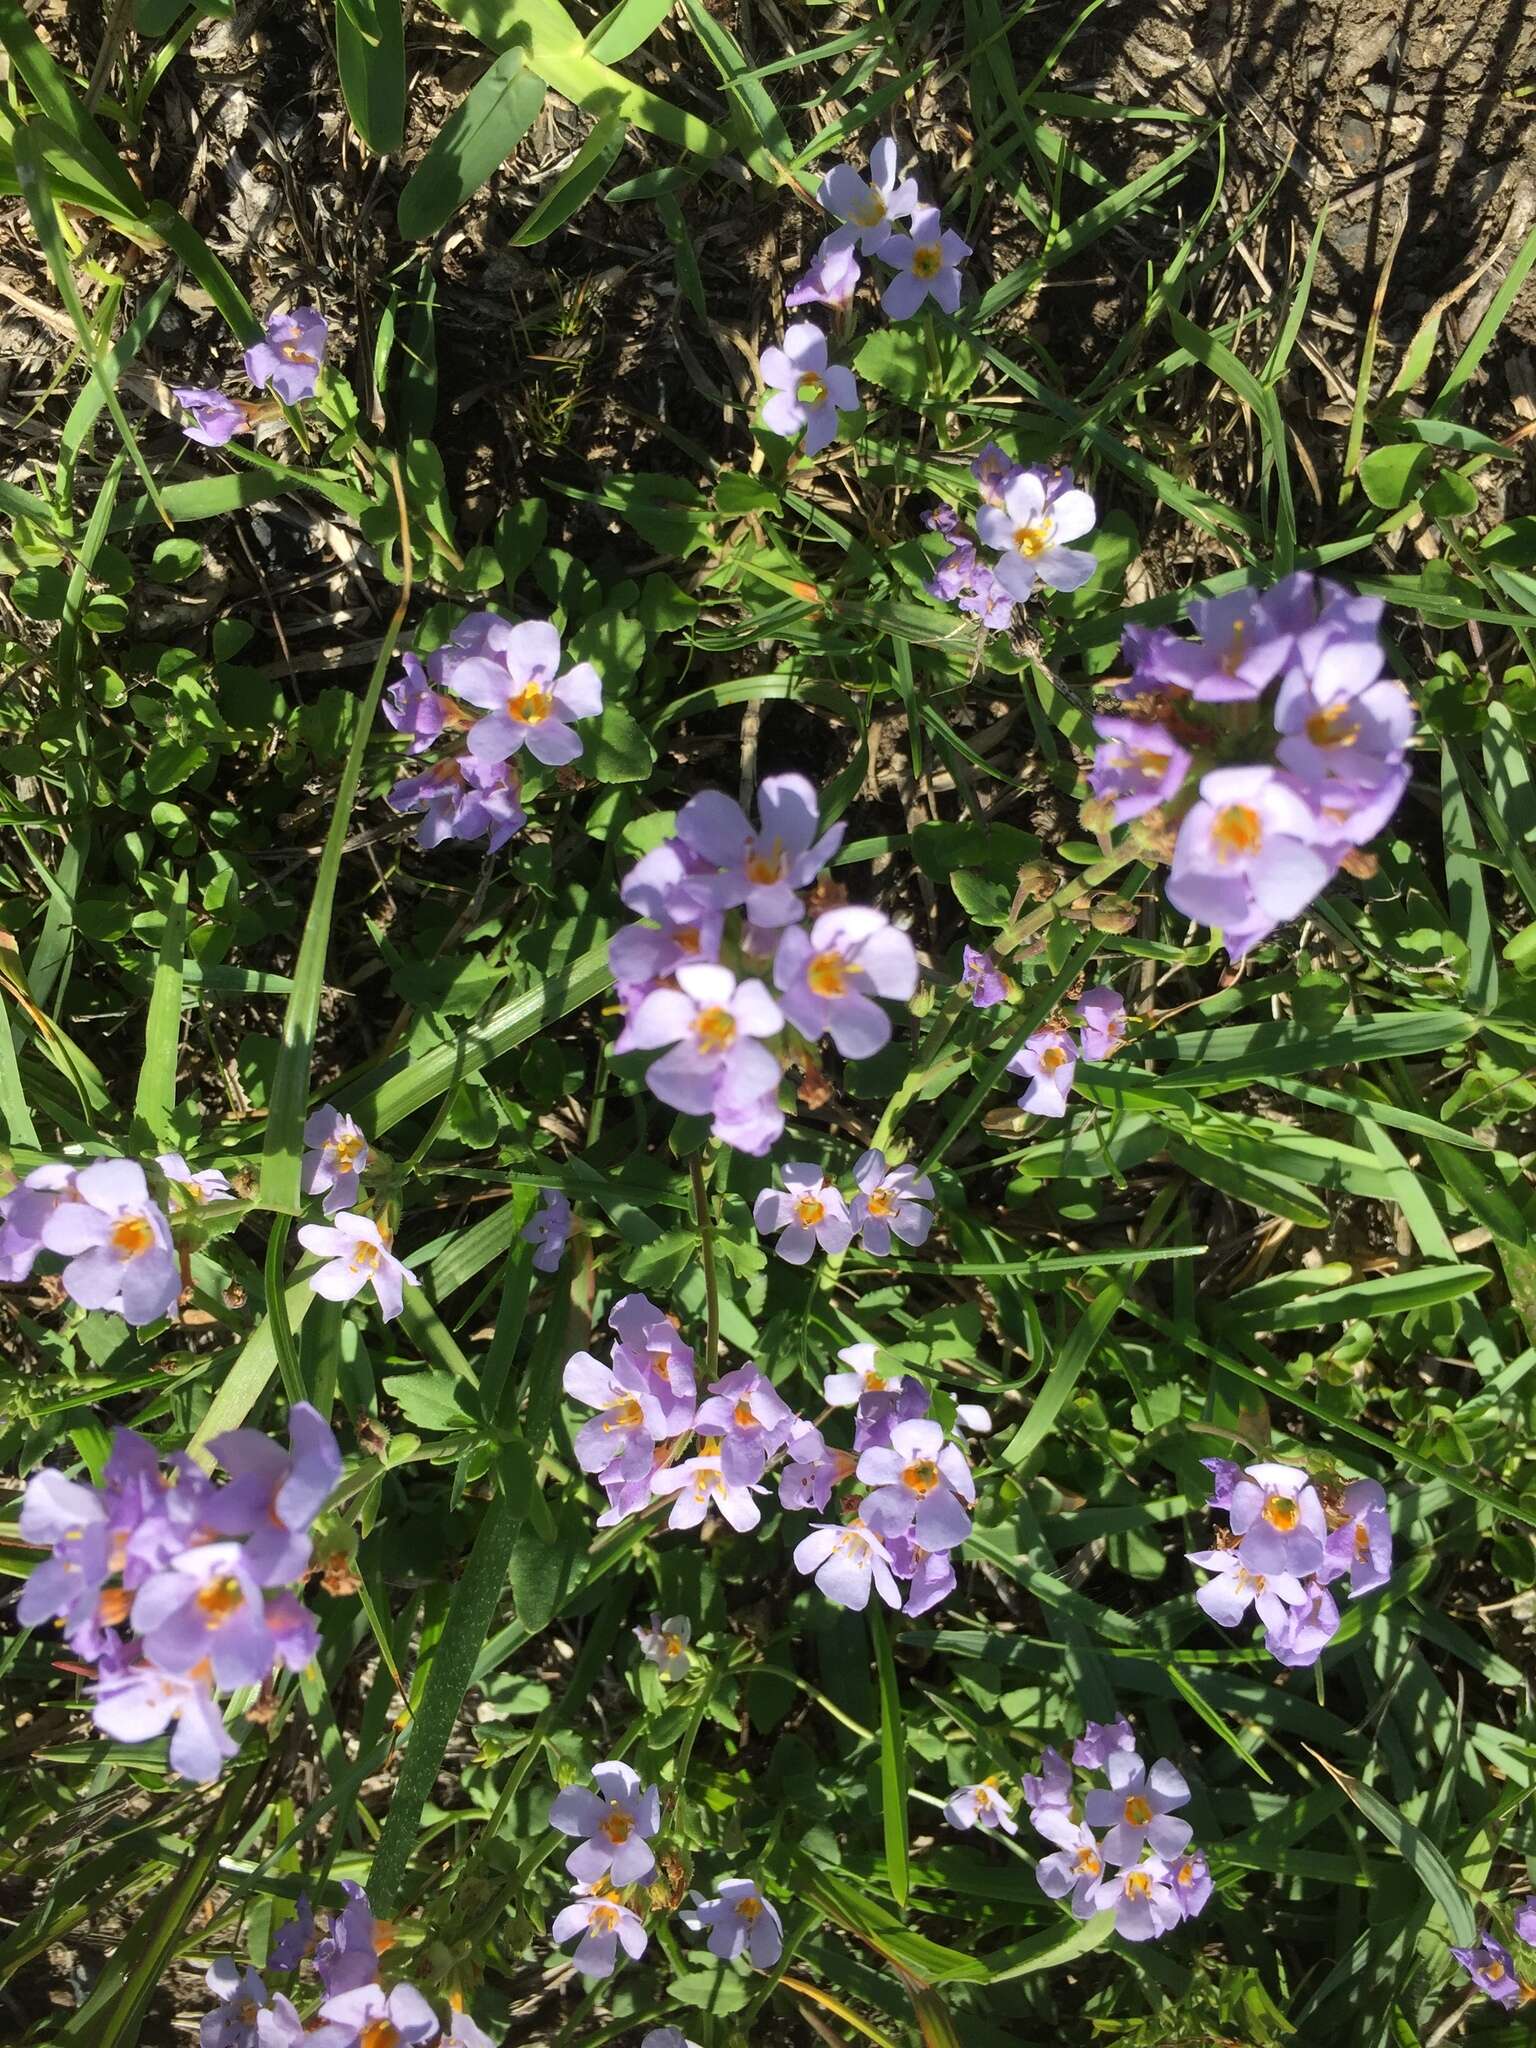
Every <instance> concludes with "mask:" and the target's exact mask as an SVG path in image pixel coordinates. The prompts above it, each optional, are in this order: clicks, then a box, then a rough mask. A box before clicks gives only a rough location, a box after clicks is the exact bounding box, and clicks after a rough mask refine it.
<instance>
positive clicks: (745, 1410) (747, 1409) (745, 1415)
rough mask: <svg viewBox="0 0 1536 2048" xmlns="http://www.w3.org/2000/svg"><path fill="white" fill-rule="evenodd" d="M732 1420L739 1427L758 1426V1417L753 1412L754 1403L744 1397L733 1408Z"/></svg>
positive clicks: (752, 1427)
mask: <svg viewBox="0 0 1536 2048" xmlns="http://www.w3.org/2000/svg"><path fill="white" fill-rule="evenodd" d="M731 1420H732V1421H733V1422H734V1423H735V1425H736V1427H737V1428H738V1429H756V1428H758V1426H759V1425H758V1420H757V1417H756V1416H755V1415H754V1414H753V1413H752V1403H751V1402H750V1401H748V1400H747V1399H746V1398H745V1397H743V1398H742V1399H741V1400H740V1401H738V1402H737V1403H736V1406H735V1407H734V1408H733V1409H732V1410H731Z"/></svg>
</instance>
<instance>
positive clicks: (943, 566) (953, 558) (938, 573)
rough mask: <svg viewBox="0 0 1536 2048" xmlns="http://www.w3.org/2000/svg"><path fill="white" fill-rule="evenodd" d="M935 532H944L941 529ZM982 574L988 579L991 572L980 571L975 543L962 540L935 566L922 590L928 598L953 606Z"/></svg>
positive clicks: (972, 587) (973, 585) (979, 560)
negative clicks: (934, 598)
mask: <svg viewBox="0 0 1536 2048" xmlns="http://www.w3.org/2000/svg"><path fill="white" fill-rule="evenodd" d="M937 530H938V531H939V532H943V531H945V529H944V528H942V527H940V528H938V529H937ZM983 573H985V574H986V575H987V576H989V577H990V576H991V573H992V572H991V570H990V569H989V570H986V571H983V570H982V566H981V558H980V557H979V556H978V554H977V553H976V543H975V542H974V541H973V540H967V539H963V538H962V539H960V540H957V541H956V542H955V545H954V546H953V547H952V548H951V549H950V551H949V553H948V554H947V555H946V556H945V557H944V559H943V560H942V561H941V562H940V563H939V564H938V565H937V567H936V568H935V569H934V572H933V574H932V575H931V576H930V577H929V578H928V580H927V582H926V583H925V584H924V585H923V588H924V589H925V590H926V591H927V593H928V595H929V596H930V597H936V598H938V599H939V600H940V601H941V602H942V603H944V604H953V603H954V602H955V600H956V599H957V598H960V597H963V596H964V595H965V593H966V592H967V591H968V590H971V589H974V587H975V585H976V579H977V577H978V576H979V575H981V574H983Z"/></svg>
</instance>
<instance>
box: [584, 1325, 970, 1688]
mask: <svg viewBox="0 0 1536 2048" xmlns="http://www.w3.org/2000/svg"><path fill="white" fill-rule="evenodd" d="M608 1321H609V1325H610V1327H611V1328H612V1329H613V1330H614V1331H615V1333H616V1334H617V1337H618V1340H619V1341H618V1343H617V1344H616V1345H615V1346H614V1349H613V1363H612V1365H611V1366H609V1365H604V1364H603V1363H602V1361H601V1360H600V1359H597V1358H594V1357H593V1356H592V1354H591V1353H590V1352H587V1351H578V1352H577V1353H576V1354H575V1355H574V1356H573V1357H572V1358H570V1359H568V1360H567V1361H566V1366H565V1372H564V1375H563V1379H562V1384H563V1386H564V1388H565V1391H566V1393H567V1394H568V1395H569V1396H570V1398H571V1399H572V1400H573V1401H576V1402H579V1403H580V1404H581V1405H582V1406H583V1407H586V1408H591V1409H592V1410H593V1411H594V1413H593V1416H592V1419H591V1420H590V1421H589V1422H587V1423H585V1424H584V1425H583V1426H582V1428H581V1429H580V1431H579V1432H578V1433H577V1437H576V1460H577V1463H578V1464H579V1465H580V1466H581V1469H582V1470H583V1471H584V1472H587V1473H589V1474H591V1476H592V1477H593V1478H595V1479H596V1481H597V1483H598V1485H599V1486H601V1487H602V1489H603V1491H604V1493H605V1494H607V1496H608V1506H607V1508H606V1509H605V1511H604V1512H603V1513H602V1514H601V1515H599V1517H598V1527H599V1528H612V1527H614V1526H615V1525H616V1524H618V1523H619V1522H622V1521H624V1520H626V1519H627V1518H628V1517H629V1516H630V1515H633V1514H638V1513H640V1512H641V1511H642V1510H643V1509H645V1508H646V1507H648V1506H649V1505H650V1503H651V1502H652V1500H654V1499H658V1498H660V1499H666V1498H670V1499H671V1501H672V1508H671V1512H670V1514H669V1516H668V1518H667V1526H668V1528H671V1529H696V1528H698V1527H699V1526H700V1525H701V1524H702V1523H703V1522H704V1521H705V1520H706V1519H707V1517H708V1516H709V1514H710V1512H711V1510H713V1511H714V1512H716V1513H718V1514H719V1515H721V1516H722V1517H723V1518H724V1519H725V1521H727V1522H728V1523H729V1524H730V1526H731V1527H732V1528H733V1529H735V1530H737V1531H739V1532H741V1533H743V1534H745V1533H746V1532H747V1531H748V1530H751V1529H755V1528H756V1527H757V1525H758V1523H759V1522H760V1521H761V1520H762V1510H761V1509H760V1508H759V1506H758V1500H759V1498H760V1497H761V1496H762V1495H763V1494H764V1493H765V1492H766V1491H767V1489H766V1487H765V1486H764V1484H763V1481H764V1480H765V1478H766V1477H767V1475H768V1471H769V1468H770V1466H773V1465H777V1466H779V1467H780V1469H779V1475H778V1489H779V1503H780V1506H781V1507H784V1508H786V1509H789V1510H791V1511H797V1512H802V1513H803V1512H813V1513H816V1514H825V1513H826V1510H827V1507H828V1504H829V1502H830V1501H831V1499H832V1495H833V1491H834V1489H836V1488H839V1487H841V1486H843V1485H844V1484H845V1483H846V1482H848V1481H850V1480H857V1482H858V1483H859V1484H860V1485H861V1486H863V1487H864V1488H866V1489H867V1491H866V1492H865V1494H864V1495H863V1497H862V1498H861V1499H859V1500H858V1501H857V1503H856V1504H852V1505H850V1504H848V1503H847V1502H844V1503H843V1506H844V1509H845V1510H846V1518H845V1519H844V1520H841V1521H830V1520H828V1521H822V1522H819V1523H818V1524H817V1526H816V1528H815V1529H814V1530H813V1531H812V1533H811V1534H810V1535H809V1536H807V1537H806V1538H805V1539H804V1540H803V1541H802V1542H801V1543H800V1544H799V1545H797V1547H796V1550H795V1566H796V1569H797V1570H799V1571H801V1572H804V1573H805V1574H806V1575H807V1576H808V1577H814V1579H815V1581H816V1584H817V1586H818V1587H819V1588H820V1589H821V1591H822V1592H823V1593H825V1594H826V1596H827V1598H828V1599H829V1600H832V1601H834V1602H835V1603H836V1604H837V1605H838V1606H840V1607H854V1608H862V1607H864V1606H866V1605H867V1604H868V1601H869V1595H870V1588H871V1586H873V1588H874V1590H875V1591H876V1592H877V1593H878V1594H879V1595H880V1598H881V1599H882V1600H884V1601H885V1602H886V1604H887V1605H888V1606H891V1607H897V1606H901V1604H902V1594H901V1590H900V1587H899V1586H898V1584H897V1581H898V1580H904V1581H906V1582H907V1586H908V1591H907V1596H906V1604H905V1609H904V1611H905V1612H906V1613H907V1614H922V1613H925V1612H926V1611H927V1610H928V1609H929V1608H930V1607H935V1606H937V1605H938V1603H939V1602H940V1601H941V1600H944V1599H947V1598H948V1596H949V1594H950V1593H951V1592H952V1591H953V1590H954V1585H955V1571H954V1566H953V1564H952V1562H951V1553H952V1552H954V1551H955V1550H957V1549H958V1548H959V1547H960V1545H961V1544H962V1543H964V1542H965V1540H966V1538H967V1537H968V1536H969V1535H970V1533H971V1512H970V1511H971V1508H972V1507H973V1505H974V1504H975V1499H976V1488H975V1484H974V1482H973V1480H972V1478H971V1469H970V1465H969V1462H968V1461H967V1459H966V1456H965V1453H964V1452H963V1451H962V1450H961V1449H960V1447H959V1445H958V1444H955V1443H951V1442H947V1441H946V1439H945V1435H944V1431H943V1429H942V1428H941V1426H940V1425H939V1424H938V1423H937V1422H934V1421H932V1420H929V1419H928V1416H927V1410H928V1394H927V1390H926V1389H925V1388H924V1387H923V1385H922V1383H921V1382H920V1381H919V1380H917V1379H915V1378H913V1377H911V1376H910V1375H902V1374H894V1375H887V1374H885V1373H882V1372H881V1371H880V1370H879V1369H878V1366H877V1358H876V1351H875V1347H874V1345H873V1344H853V1345H850V1346H849V1347H848V1348H847V1349H846V1350H844V1351H840V1352H839V1353H838V1359H839V1362H840V1363H841V1364H842V1365H843V1366H844V1367H845V1368H846V1369H845V1370H844V1371H842V1372H834V1373H830V1374H828V1376H827V1378H826V1380H825V1382H824V1383H823V1387H822V1394H823V1397H824V1399H825V1400H826V1401H827V1403H828V1404H829V1406H831V1407H834V1408H852V1409H854V1410H855V1416H854V1439H853V1449H852V1451H851V1452H849V1451H843V1450H838V1449H836V1448H835V1447H833V1446H832V1445H829V1444H828V1443H827V1441H826V1439H825V1437H824V1436H823V1435H822V1433H821V1430H820V1429H819V1428H818V1427H817V1425H816V1424H815V1423H813V1422H810V1421H807V1420H806V1419H805V1418H804V1417H803V1416H800V1415H797V1414H796V1413H795V1411H794V1410H793V1409H792V1408H791V1407H790V1406H789V1404H788V1402H786V1401H785V1400H783V1399H782V1398H781V1396H780V1395H779V1394H778V1392H777V1391H776V1389H775V1388H774V1387H773V1386H772V1385H771V1383H770V1382H769V1381H768V1380H767V1379H766V1378H765V1377H764V1376H763V1374H762V1373H760V1372H759V1371H758V1370H757V1368H756V1366H754V1365H744V1366H741V1367H739V1368H738V1369H737V1370H736V1371H735V1372H731V1373H727V1374H726V1375H725V1376H724V1377H723V1378H721V1379H718V1380H716V1381H714V1382H713V1383H712V1384H711V1386H710V1387H709V1390H708V1393H707V1395H706V1397H705V1399H704V1400H702V1401H700V1400H699V1399H698V1398H697V1394H696V1387H695V1380H694V1370H693V1365H694V1360H693V1353H692V1352H691V1351H690V1350H689V1348H688V1346H687V1345H686V1344H684V1343H683V1341H682V1339H681V1337H680V1336H679V1335H678V1332H677V1329H676V1327H675V1325H674V1324H673V1323H672V1322H670V1321H669V1320H668V1318H667V1317H666V1316H664V1315H663V1314H662V1312H661V1310H660V1309H659V1308H657V1307H656V1305H655V1303H654V1302H650V1301H647V1300H646V1298H645V1296H644V1295H643V1294H628V1295H625V1297H624V1298H623V1300H622V1301H619V1302H617V1303H615V1305H614V1307H613V1309H612V1311H611V1312H610V1314H609V1317H608ZM956 1419H957V1421H959V1422H960V1423H961V1424H962V1425H963V1426H964V1427H966V1428H969V1429H973V1430H976V1431H979V1432H981V1431H985V1430H987V1429H990V1427H991V1419H990V1417H989V1416H988V1414H987V1411H986V1410H985V1409H984V1408H977V1407H973V1406H968V1405H967V1406H962V1407H961V1408H959V1409H958V1410H957V1411H956ZM690 1436H694V1437H697V1439H698V1444H697V1448H696V1450H695V1451H694V1454H693V1456H691V1457H681V1456H680V1453H681V1452H682V1451H683V1450H684V1449H685V1448H686V1447H687V1444H686V1440H687V1438H688V1437H690ZM642 1640H643V1639H642ZM679 1647H680V1646H679ZM647 1654H651V1652H649V1651H648V1652H647ZM655 1661H657V1662H658V1663H660V1661H661V1659H660V1658H659V1657H657V1658H656V1660H655Z"/></svg>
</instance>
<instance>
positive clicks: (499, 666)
mask: <svg viewBox="0 0 1536 2048" xmlns="http://www.w3.org/2000/svg"><path fill="white" fill-rule="evenodd" d="M401 660H402V666H403V668H404V671H405V673H404V674H403V675H402V676H401V677H400V678H399V679H398V680H397V681H395V682H393V683H391V684H390V686H389V688H388V689H387V690H386V691H385V693H384V700H383V711H384V716H385V717H386V718H387V719H388V721H389V723H390V724H391V725H392V726H393V727H394V728H395V730H396V732H401V733H407V734H409V736H410V747H409V749H408V752H409V753H410V754H412V755H418V754H423V753H425V752H426V751H427V749H428V748H429V747H430V746H431V745H432V743H433V742H434V741H435V740H437V739H438V738H439V737H440V736H441V735H442V734H443V733H445V732H446V733H448V734H450V735H451V736H453V737H457V736H458V735H460V734H462V735H463V739H464V745H463V747H462V748H461V749H460V750H459V751H458V752H457V753H445V754H442V755H440V756H439V757H438V758H437V759H436V760H435V761H434V762H433V763H432V764H431V766H430V767H427V768H423V769H422V770H421V772H420V773H419V774H416V775H407V776H406V777H404V779H403V780H401V781H400V782H397V783H396V784H395V786H394V788H393V789H392V790H391V791H390V792H389V796H388V797H387V799H386V801H387V802H388V804H389V806H390V808H391V810H395V811H401V812H404V811H420V812H421V813H422V819H421V823H420V825H419V826H418V827H417V832H416V837H417V840H418V842H419V843H420V844H421V845H422V846H424V847H433V846H439V845H441V844H442V842H443V841H444V840H445V839H484V840H485V841H486V848H487V851H488V852H490V853H494V852H495V851H496V849H497V848H498V847H500V846H504V845H505V844H506V842H507V841H508V840H509V839H510V838H512V836H513V835H514V833H517V832H521V830H522V829H523V826H524V825H525V824H526V823H527V822H528V819H527V814H526V812H525V811H524V809H523V805H522V784H521V781H520V779H519V777H518V773H517V770H516V768H515V767H514V766H513V756H514V755H516V754H519V753H521V752H522V751H523V749H524V748H526V749H527V751H528V753H529V755H530V756H531V758H532V759H533V760H535V761H538V762H540V763H541V764H542V765H543V766H544V767H546V768H565V767H568V766H569V765H570V764H571V762H573V761H576V760H579V759H580V758H581V753H582V742H581V735H580V734H579V733H578V732H577V731H576V729H575V721H576V720H577V719H578V718H596V717H597V716H598V714H599V713H600V712H601V710H602V708H603V686H602V682H601V679H600V678H599V676H598V673H597V670H596V669H595V668H594V667H593V666H592V664H591V662H589V661H579V662H577V663H575V665H574V666H573V667H571V668H568V669H566V670H565V672H564V673H563V674H562V673H561V669H560V660H561V654H560V635H559V633H558V632H557V631H556V630H555V628H554V627H553V626H552V625H551V624H550V623H549V621H548V620H547V619H523V620H521V621H516V622H514V621H513V620H511V619H504V618H502V617H501V615H500V613H498V612H470V613H469V614H468V615H467V616H466V617H465V618H463V619H461V620H460V622H459V623H458V625H457V626H455V627H454V629H453V632H452V633H451V634H450V635H449V637H448V640H447V642H446V644H445V645H443V646H442V647H439V648H436V649H435V650H434V651H433V652H431V653H430V654H428V655H426V656H425V658H423V657H422V656H421V655H420V654H417V653H409V654H406V655H404V656H402V657H401ZM466 707H469V708H466ZM476 713H478V714H480V715H479V716H476V715H475V714H476Z"/></svg>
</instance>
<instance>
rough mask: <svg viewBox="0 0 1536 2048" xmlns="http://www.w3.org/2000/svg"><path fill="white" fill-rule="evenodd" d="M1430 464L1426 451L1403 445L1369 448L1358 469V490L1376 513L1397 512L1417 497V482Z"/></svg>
mask: <svg viewBox="0 0 1536 2048" xmlns="http://www.w3.org/2000/svg"><path fill="white" fill-rule="evenodd" d="M1433 460H1434V457H1433V456H1432V455H1431V453H1430V451H1429V449H1428V448H1425V447H1423V446H1422V445H1420V446H1414V445H1413V444H1412V443H1410V442H1406V441H1403V442H1397V443H1395V444H1394V445H1393V446H1392V447H1390V448H1373V449H1372V450H1371V452H1370V454H1369V455H1367V456H1366V458H1365V460H1364V461H1363V462H1362V463H1361V465H1360V487H1361V489H1362V490H1363V491H1364V492H1365V495H1366V496H1367V497H1368V498H1369V499H1370V501H1371V503H1372V504H1373V505H1374V506H1375V507H1376V508H1377V510H1378V511H1381V512H1397V511H1400V510H1401V508H1402V507H1403V506H1404V505H1406V504H1407V503H1408V502H1409V500H1410V499H1411V498H1413V497H1416V496H1417V494H1418V487H1419V482H1420V479H1421V478H1422V477H1423V475H1424V473H1425V471H1426V470H1427V469H1428V468H1429V465H1430V463H1431V462H1432V461H1433Z"/></svg>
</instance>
